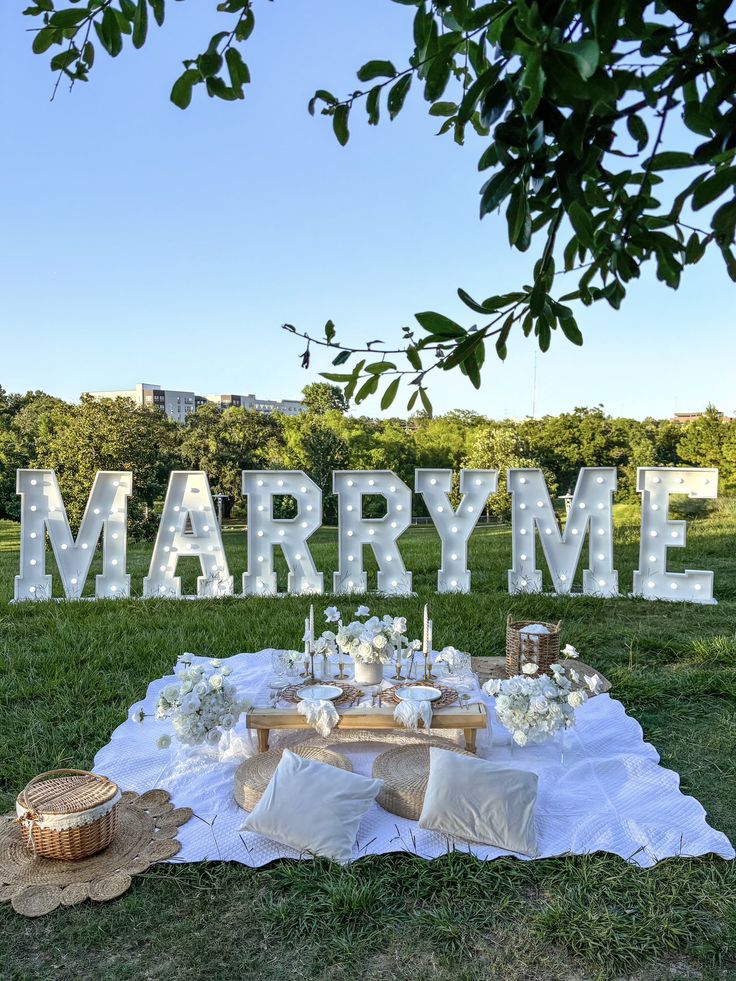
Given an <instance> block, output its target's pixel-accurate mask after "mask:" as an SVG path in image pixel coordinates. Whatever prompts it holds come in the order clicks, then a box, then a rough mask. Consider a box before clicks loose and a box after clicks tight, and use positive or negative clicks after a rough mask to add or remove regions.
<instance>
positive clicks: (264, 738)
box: [256, 729, 270, 753]
mask: <svg viewBox="0 0 736 981" xmlns="http://www.w3.org/2000/svg"><path fill="white" fill-rule="evenodd" d="M256 732H257V733H258V752H259V753H266V752H268V737H269V734H270V730H269V729H257V730H256Z"/></svg>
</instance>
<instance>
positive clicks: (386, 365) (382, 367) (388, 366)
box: [365, 361, 396, 375]
mask: <svg viewBox="0 0 736 981" xmlns="http://www.w3.org/2000/svg"><path fill="white" fill-rule="evenodd" d="M365 370H366V371H367V372H369V373H370V374H371V375H382V374H383V373H384V372H386V371H396V365H395V364H393V363H392V362H391V361H376V362H375V363H374V364H369V365H368V367H367V368H366V369H365Z"/></svg>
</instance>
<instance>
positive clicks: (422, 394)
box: [419, 388, 432, 416]
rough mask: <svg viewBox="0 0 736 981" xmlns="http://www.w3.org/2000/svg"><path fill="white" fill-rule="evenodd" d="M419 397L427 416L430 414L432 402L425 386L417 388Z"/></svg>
mask: <svg viewBox="0 0 736 981" xmlns="http://www.w3.org/2000/svg"><path fill="white" fill-rule="evenodd" d="M419 398H420V399H421V400H422V405H423V406H424V411H425V412H426V413H427V415H428V416H431V415H432V403H431V402H430V401H429V396H428V395H427V390H426V389H425V388H420V389H419Z"/></svg>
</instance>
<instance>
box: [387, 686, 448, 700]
mask: <svg viewBox="0 0 736 981" xmlns="http://www.w3.org/2000/svg"><path fill="white" fill-rule="evenodd" d="M396 697H397V698H402V699H404V701H407V702H436V701H437V699H438V698H442V692H441V691H440V690H439V688H434V687H433V686H432V685H405V686H404V687H403V688H397V689H396Z"/></svg>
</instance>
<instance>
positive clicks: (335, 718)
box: [296, 700, 340, 737]
mask: <svg viewBox="0 0 736 981" xmlns="http://www.w3.org/2000/svg"><path fill="white" fill-rule="evenodd" d="M296 710H297V712H298V713H299V714H300V715H303V716H304V717H305V718H306V720H307V722H308V723H309V725H310V726H312V728H313V729H316V730H317V732H318V733H319V734H320V736H325V737H326V736H329V734H330V733H331V732H332V730H333V729H334V728H335V726H336V725H337V723H338V722H339V721H340V716H339V714H338V712H337V709H336V708H335V706H334V705H333V704H332V702H328V701H324V700H322V701H314V700H312V701H308V702H306V701H301V702H299V704H298V705H297V707H296Z"/></svg>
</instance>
